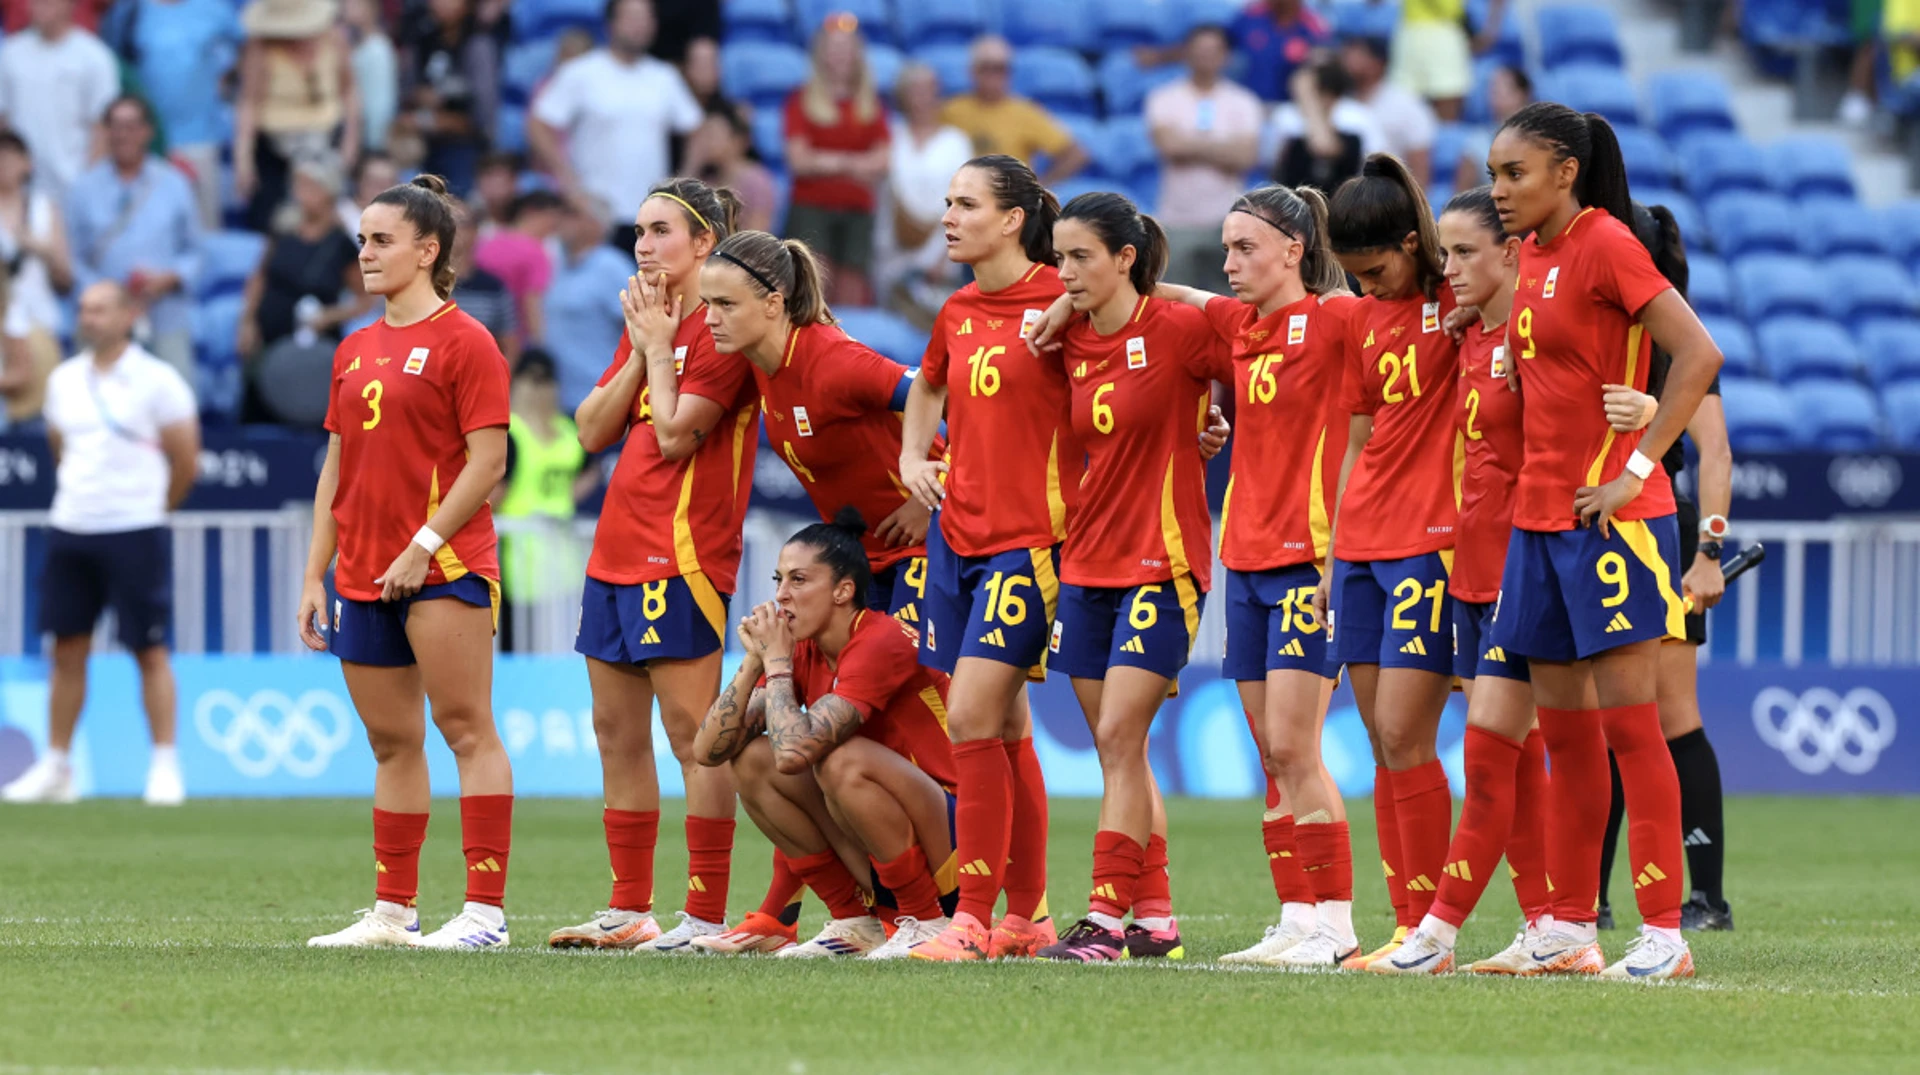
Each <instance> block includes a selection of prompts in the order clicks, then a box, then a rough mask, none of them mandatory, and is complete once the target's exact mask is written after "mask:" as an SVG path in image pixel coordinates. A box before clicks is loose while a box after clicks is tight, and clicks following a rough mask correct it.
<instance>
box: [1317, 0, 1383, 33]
mask: <svg viewBox="0 0 1920 1075" xmlns="http://www.w3.org/2000/svg"><path fill="white" fill-rule="evenodd" d="M1331 7H1332V10H1331V12H1328V5H1324V4H1323V5H1321V8H1320V9H1321V11H1322V12H1326V13H1328V14H1331V16H1332V18H1333V36H1334V37H1336V38H1342V37H1386V38H1390V37H1392V36H1393V28H1394V26H1395V25H1396V24H1397V23H1399V21H1400V5H1399V4H1393V3H1389V4H1380V3H1372V2H1370V0H1340V2H1337V3H1334V4H1333V5H1331Z"/></svg>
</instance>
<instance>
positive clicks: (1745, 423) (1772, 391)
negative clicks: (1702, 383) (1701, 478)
mask: <svg viewBox="0 0 1920 1075" xmlns="http://www.w3.org/2000/svg"><path fill="white" fill-rule="evenodd" d="M1720 398H1721V402H1722V404H1723V406H1724V407H1725V408H1726V412H1727V439H1728V440H1729V441H1730V442H1731V443H1732V444H1733V450H1734V451H1736V452H1787V451H1792V450H1793V449H1795V448H1797V447H1799V444H1798V442H1797V440H1796V438H1795V436H1794V433H1795V430H1797V429H1798V428H1799V422H1798V421H1797V420H1796V418H1795V417H1794V411H1793V401H1792V400H1791V399H1789V398H1788V396H1787V392H1786V390H1785V389H1783V388H1781V387H1780V386H1779V385H1777V384H1772V383H1769V382H1767V381H1726V382H1724V383H1723V384H1721V386H1720Z"/></svg>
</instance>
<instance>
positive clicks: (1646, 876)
mask: <svg viewBox="0 0 1920 1075" xmlns="http://www.w3.org/2000/svg"><path fill="white" fill-rule="evenodd" d="M1666 879H1667V872H1666V871H1665V870H1662V869H1661V868H1660V867H1658V866H1655V865H1654V864H1653V863H1651V862H1649V863H1647V868H1646V869H1644V870H1641V871H1640V872H1639V874H1637V875H1636V876H1635V877H1634V879H1633V887H1634V888H1635V889H1642V888H1645V887H1647V886H1648V885H1651V884H1653V883H1654V882H1656V881H1665V880H1666Z"/></svg>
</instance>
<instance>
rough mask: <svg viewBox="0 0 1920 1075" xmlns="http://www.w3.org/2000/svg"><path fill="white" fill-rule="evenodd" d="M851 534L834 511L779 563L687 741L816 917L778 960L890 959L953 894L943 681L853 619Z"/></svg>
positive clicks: (871, 617)
mask: <svg viewBox="0 0 1920 1075" xmlns="http://www.w3.org/2000/svg"><path fill="white" fill-rule="evenodd" d="M865 531H866V524H865V523H864V522H863V521H861V520H860V518H859V517H858V514H857V513H856V512H853V511H852V510H850V509H849V510H844V511H842V512H841V514H840V516H839V517H837V518H836V519H835V520H834V522H831V523H815V524H814V525H812V526H809V527H807V528H805V529H803V530H801V531H800V532H799V533H797V534H795V535H794V536H793V538H792V539H791V540H789V541H788V542H787V544H786V546H785V547H784V548H782V549H781V550H780V560H779V566H778V568H777V569H776V571H775V573H774V578H775V581H776V584H777V589H776V591H775V599H774V601H773V603H771V604H767V605H762V606H760V607H759V608H756V609H754V610H753V614H752V615H750V616H748V617H747V618H746V619H745V620H743V621H742V622H741V624H740V627H739V632H738V633H739V636H740V642H741V644H742V646H743V647H744V648H745V649H746V656H745V658H744V659H743V660H742V661H741V664H740V670H739V671H738V672H737V673H736V674H735V675H734V677H733V681H732V682H731V683H729V684H728V685H727V686H726V688H725V689H723V690H722V691H721V692H720V697H719V699H718V700H716V701H715V702H714V704H713V708H712V709H711V710H709V711H708V713H707V716H706V719H705V720H704V721H702V722H701V725H700V733H699V736H698V737H697V738H696V739H695V741H694V756H695V757H697V758H699V759H700V760H701V762H702V763H703V764H706V765H727V764H731V765H732V766H733V773H734V779H735V781H736V783H737V784H738V785H739V789H740V802H741V805H743V806H745V807H746V810H747V814H748V816H750V817H752V818H753V821H754V824H756V825H758V826H760V831H761V832H764V833H766V834H767V838H768V839H769V840H772V841H773V844H774V846H775V847H777V848H779V849H780V851H781V853H782V854H783V855H785V856H786V858H787V860H788V862H789V863H790V864H791V866H792V868H793V870H794V871H795V872H796V873H798V874H799V876H800V877H801V879H802V880H804V881H805V882H806V884H807V886H808V887H809V888H812V889H813V891H814V894H815V895H817V896H819V897H820V899H821V901H822V902H824V903H825V904H826V905H827V911H828V913H829V915H831V918H830V920H829V921H828V922H827V924H826V928H824V929H822V930H821V931H820V934H819V936H817V937H815V938H814V939H813V940H811V941H808V942H807V943H805V944H801V945H793V946H789V947H784V948H781V949H779V954H780V955H782V956H791V957H799V958H806V957H817V956H834V955H864V956H865V957H866V958H868V959H898V958H903V957H905V956H906V955H907V952H908V950H909V949H911V948H912V947H913V946H914V945H916V944H919V943H921V942H923V941H926V940H929V939H931V938H933V937H935V936H937V935H939V933H940V932H941V931H942V930H944V929H945V928H946V927H947V925H948V916H949V915H950V914H951V913H952V907H953V902H954V900H955V898H956V897H957V895H958V892H957V888H956V885H955V865H956V864H955V861H954V855H953V831H952V823H953V822H952V819H953V795H952V790H951V789H952V788H953V785H954V766H953V746H952V743H951V742H950V741H949V740H948V738H947V729H946V712H947V709H946V694H947V677H946V676H945V675H944V674H943V673H940V672H936V671H932V670H930V669H925V668H922V667H920V664H919V660H918V645H919V643H918V640H917V639H915V638H914V636H913V634H912V633H911V630H910V629H909V628H907V627H905V626H904V625H902V624H901V623H900V622H899V621H897V620H895V619H893V618H892V617H890V616H888V615H886V614H885V613H881V612H871V611H868V609H867V589H868V587H869V586H871V585H872V582H873V576H872V571H871V569H870V568H869V566H868V563H867V554H866V551H865V550H864V549H863V548H862V547H861V544H860V538H861V535H862V534H863V533H865ZM869 862H871V863H872V874H871V877H872V879H873V881H877V882H878V885H879V886H884V887H885V889H887V890H889V893H890V895H891V897H892V901H893V903H894V905H895V906H896V907H897V908H898V917H897V918H895V919H894V924H895V926H896V929H895V930H894V932H893V936H892V939H891V940H889V939H888V937H887V933H886V930H885V928H884V927H883V926H882V925H881V923H880V920H879V919H877V918H875V917H874V916H873V915H872V914H870V913H868V910H867V906H866V903H865V901H864V900H863V898H862V894H861V888H862V887H863V886H862V884H861V879H865V878H867V877H868V876H869V874H868V868H867V866H868V863H869ZM849 867H852V868H851V869H850V868H849ZM864 887H867V888H869V889H870V890H871V889H873V888H874V887H875V886H874V884H873V882H872V881H869V882H868V884H867V885H866V886H864Z"/></svg>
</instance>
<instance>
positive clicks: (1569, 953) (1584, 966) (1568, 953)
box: [1519, 924, 1607, 978]
mask: <svg viewBox="0 0 1920 1075" xmlns="http://www.w3.org/2000/svg"><path fill="white" fill-rule="evenodd" d="M1606 968H1607V957H1606V955H1605V953H1603V952H1601V951H1600V942H1598V941H1593V940H1588V939H1587V938H1585V937H1582V936H1576V935H1574V934H1572V933H1569V932H1567V930H1566V929H1565V928H1564V927H1563V926H1561V925H1559V924H1555V926H1554V927H1553V928H1552V929H1550V930H1548V931H1546V932H1545V933H1542V934H1539V935H1538V936H1537V937H1536V938H1535V940H1534V942H1533V946H1532V947H1531V948H1528V949H1527V969H1525V970H1523V971H1520V972H1519V973H1520V976H1521V977H1522V978H1536V977H1539V976H1540V975H1543V974H1599V973H1600V972H1601V971H1603V970H1605V969H1606Z"/></svg>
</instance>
